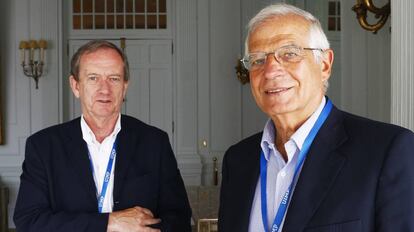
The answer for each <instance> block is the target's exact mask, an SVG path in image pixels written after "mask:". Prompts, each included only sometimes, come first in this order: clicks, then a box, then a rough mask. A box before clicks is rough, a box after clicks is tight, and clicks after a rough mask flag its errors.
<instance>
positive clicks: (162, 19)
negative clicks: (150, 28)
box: [158, 15, 167, 29]
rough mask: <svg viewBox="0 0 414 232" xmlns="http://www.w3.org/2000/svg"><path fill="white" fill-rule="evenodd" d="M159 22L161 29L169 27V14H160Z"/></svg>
mask: <svg viewBox="0 0 414 232" xmlns="http://www.w3.org/2000/svg"><path fill="white" fill-rule="evenodd" d="M158 22H159V24H160V26H159V28H160V29H165V28H167V16H166V15H160V16H159V17H158Z"/></svg>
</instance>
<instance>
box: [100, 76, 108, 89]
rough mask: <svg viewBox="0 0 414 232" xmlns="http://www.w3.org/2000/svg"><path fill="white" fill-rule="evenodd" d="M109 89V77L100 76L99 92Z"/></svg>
mask: <svg viewBox="0 0 414 232" xmlns="http://www.w3.org/2000/svg"><path fill="white" fill-rule="evenodd" d="M109 89H110V83H109V78H102V79H101V80H100V81H99V91H100V92H109Z"/></svg>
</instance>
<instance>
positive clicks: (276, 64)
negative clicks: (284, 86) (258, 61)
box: [263, 53, 284, 79]
mask: <svg viewBox="0 0 414 232" xmlns="http://www.w3.org/2000/svg"><path fill="white" fill-rule="evenodd" d="M283 71H284V67H283V65H282V63H281V62H280V61H279V60H278V59H277V58H276V56H275V54H274V53H270V54H268V55H267V57H266V62H265V64H264V70H263V73H264V76H265V78H268V79H273V78H275V76H277V75H280V74H281V73H282V72H283Z"/></svg>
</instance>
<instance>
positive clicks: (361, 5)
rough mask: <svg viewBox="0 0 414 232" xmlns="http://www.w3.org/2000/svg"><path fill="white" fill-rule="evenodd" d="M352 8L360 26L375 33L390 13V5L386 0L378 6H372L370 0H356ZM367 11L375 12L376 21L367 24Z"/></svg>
mask: <svg viewBox="0 0 414 232" xmlns="http://www.w3.org/2000/svg"><path fill="white" fill-rule="evenodd" d="M352 10H353V11H355V12H356V14H357V19H358V22H359V24H360V25H361V27H362V28H364V29H365V30H368V31H372V32H373V33H374V34H376V33H377V31H378V30H379V29H381V28H382V27H383V26H384V25H385V23H386V22H387V19H388V16H389V15H390V13H391V5H390V2H389V1H388V3H387V4H385V6H383V7H381V8H378V7H376V6H374V4H373V3H372V0H357V4H355V6H353V7H352ZM367 11H370V12H371V13H373V14H375V18H377V19H379V20H378V22H377V23H375V24H369V23H368V22H367Z"/></svg>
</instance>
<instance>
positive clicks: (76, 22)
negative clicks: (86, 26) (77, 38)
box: [73, 15, 81, 29]
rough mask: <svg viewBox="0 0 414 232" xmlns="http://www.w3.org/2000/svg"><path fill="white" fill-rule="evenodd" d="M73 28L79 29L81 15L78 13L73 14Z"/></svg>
mask: <svg viewBox="0 0 414 232" xmlns="http://www.w3.org/2000/svg"><path fill="white" fill-rule="evenodd" d="M73 29H81V17H80V15H74V16H73Z"/></svg>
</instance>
